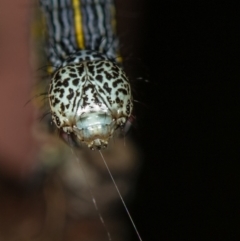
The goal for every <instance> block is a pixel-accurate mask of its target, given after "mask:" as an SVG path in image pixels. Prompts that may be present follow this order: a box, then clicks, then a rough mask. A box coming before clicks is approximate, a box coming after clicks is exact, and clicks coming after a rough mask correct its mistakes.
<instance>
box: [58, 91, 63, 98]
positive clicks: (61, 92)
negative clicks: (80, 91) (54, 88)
mask: <svg viewBox="0 0 240 241" xmlns="http://www.w3.org/2000/svg"><path fill="white" fill-rule="evenodd" d="M59 92H60V95H59V97H60V98H62V97H63V94H64V89H60V90H59Z"/></svg>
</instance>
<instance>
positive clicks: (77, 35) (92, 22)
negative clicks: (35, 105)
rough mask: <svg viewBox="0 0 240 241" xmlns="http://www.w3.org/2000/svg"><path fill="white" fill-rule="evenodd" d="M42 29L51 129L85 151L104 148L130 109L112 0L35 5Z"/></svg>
mask: <svg viewBox="0 0 240 241" xmlns="http://www.w3.org/2000/svg"><path fill="white" fill-rule="evenodd" d="M40 4H41V7H42V9H43V12H44V14H45V18H46V25H47V29H48V38H47V39H48V46H47V54H48V60H49V62H50V65H51V66H52V67H51V68H49V72H50V73H51V76H52V77H51V83H50V85H49V91H48V98H49V105H50V110H51V115H52V120H53V122H54V123H55V125H56V126H57V127H58V128H59V129H61V130H63V131H64V132H65V133H67V134H70V133H73V134H74V135H75V136H76V137H77V140H78V141H79V142H80V143H85V144H86V145H87V146H88V147H89V148H90V149H99V150H100V149H101V148H105V147H107V145H108V142H109V139H110V138H111V137H112V136H113V135H114V132H115V130H117V129H119V128H122V129H124V126H125V124H126V123H127V121H128V120H129V119H130V117H131V114H132V109H133V97H132V93H131V86H130V83H129V80H128V78H127V76H126V74H125V72H124V71H123V69H122V68H121V66H120V63H119V61H117V60H118V59H119V58H117V56H118V51H119V50H118V48H119V46H118V45H119V44H118V40H117V37H116V34H115V30H114V26H113V25H114V23H113V22H114V21H113V20H114V19H115V17H114V3H113V1H112V0H81V1H79V0H51V1H47V0H41V1H40Z"/></svg>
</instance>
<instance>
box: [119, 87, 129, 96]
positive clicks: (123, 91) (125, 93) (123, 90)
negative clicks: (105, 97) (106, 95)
mask: <svg viewBox="0 0 240 241" xmlns="http://www.w3.org/2000/svg"><path fill="white" fill-rule="evenodd" d="M118 92H122V93H123V94H124V95H127V94H128V92H127V91H126V90H125V89H123V88H120V89H118Z"/></svg>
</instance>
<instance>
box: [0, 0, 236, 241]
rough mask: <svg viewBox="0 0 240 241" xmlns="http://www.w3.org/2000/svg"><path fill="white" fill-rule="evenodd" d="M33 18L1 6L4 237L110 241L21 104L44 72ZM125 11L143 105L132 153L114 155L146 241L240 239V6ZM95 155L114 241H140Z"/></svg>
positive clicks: (133, 4) (21, 6)
mask: <svg viewBox="0 0 240 241" xmlns="http://www.w3.org/2000/svg"><path fill="white" fill-rule="evenodd" d="M33 9H34V4H32V2H30V1H29V0H19V1H17V2H15V3H14V4H13V3H12V2H10V1H1V2H0V16H1V21H0V64H1V67H2V68H1V72H0V79H1V84H2V87H1V88H0V92H1V93H0V98H1V101H0V105H1V110H3V111H2V114H1V125H0V128H1V136H0V161H1V162H0V165H1V166H0V173H1V174H0V181H1V183H0V240H35V239H37V240H71V241H72V240H101V239H102V240H107V238H106V231H105V230H104V229H103V227H102V225H101V223H100V222H99V220H98V217H97V213H96V212H95V210H94V207H92V206H91V205H92V204H91V197H90V196H89V194H87V192H88V190H87V188H86V185H85V186H84V185H83V186H81V185H82V183H83V181H82V179H81V178H82V174H80V173H81V171H80V169H76V165H73V166H71V165H72V163H74V162H73V161H69V162H67V163H70V164H66V162H64V159H65V160H66V159H68V158H69V157H68V154H66V152H67V151H69V148H68V149H67V150H66V152H65V149H64V148H65V147H64V146H65V145H64V144H63V143H62V142H61V144H60V143H58V141H57V140H55V139H53V137H52V136H51V135H47V134H46V135H45V134H44V135H40V133H42V130H43V129H44V128H45V127H42V126H40V127H39V125H38V124H35V122H36V119H37V120H38V114H37V113H36V110H35V107H34V106H33V104H32V103H31V102H30V103H29V104H28V105H26V106H24V104H25V102H27V101H28V100H29V99H30V98H31V97H30V96H31V94H30V92H31V89H32V88H33V86H34V83H35V78H36V75H37V74H36V71H35V70H36V69H37V67H36V66H34V64H32V63H31V62H30V61H29V60H32V59H33V58H34V57H32V53H31V52H30V51H32V49H31V44H30V42H31V41H30V35H31V33H30V29H31V26H32V22H31V21H32V13H33ZM117 11H118V14H117V16H118V30H119V36H120V40H121V43H122V53H123V57H125V59H126V64H125V65H126V66H125V68H126V71H128V74H129V75H130V76H132V83H133V86H134V87H133V88H134V92H135V96H136V99H137V100H138V101H139V102H140V103H139V104H136V106H135V110H136V113H135V114H136V121H135V123H134V126H133V128H132V131H131V133H130V136H129V144H128V145H126V146H127V147H129V148H123V147H122V146H121V145H122V144H121V143H122V142H121V141H120V144H119V145H118V144H116V145H115V147H116V148H115V149H116V150H113V151H112V152H111V153H109V154H108V153H106V154H105V155H106V159H108V160H112V161H111V164H110V165H111V167H112V168H113V170H114V173H115V174H116V176H117V179H118V181H119V183H120V189H121V190H122V191H123V194H124V196H125V197H126V201H127V202H128V205H129V209H130V211H131V213H132V215H133V218H134V220H135V222H136V225H137V227H138V228H139V232H140V234H141V235H142V238H143V240H151V241H155V240H156V241H158V240H170V241H174V240H181V239H182V240H239V228H238V224H239V221H240V205H239V196H240V195H239V194H240V193H239V188H240V187H239V183H240V180H239V179H240V177H239V169H240V165H239V159H238V158H237V157H238V152H239V151H238V148H237V147H238V144H239V135H238V134H239V133H238V132H237V129H236V128H235V127H236V126H237V125H236V124H237V118H236V117H239V105H238V104H239V101H238V99H237V98H236V96H237V95H238V93H239V81H238V80H239V76H240V73H239V54H240V48H239V43H240V39H239V37H240V36H239V27H238V17H237V16H238V14H237V7H236V6H234V5H233V4H232V5H231V4H230V3H229V4H228V5H226V6H225V5H221V4H220V3H217V2H216V1H208V2H207V3H204V2H201V3H196V2H192V1H187V2H186V1H185V2H181V1H153V0H152V1H144V0H141V1H136V0H131V1H120V0H119V1H117ZM31 64H32V65H33V66H34V67H33V66H31ZM138 77H142V79H139V78H138ZM23 106H24V107H23ZM233 113H235V114H236V115H235V116H233V115H232V114H233ZM37 123H39V121H38V122H37ZM36 133H38V134H36ZM236 136H237V138H235V137H236ZM46 143H51V145H50V144H49V145H48V144H46ZM61 145H62V146H61ZM49 146H50V147H51V148H49ZM59 146H61V148H59ZM60 149H61V152H60ZM39 153H41V155H39ZM42 153H43V154H42ZM120 153H126V155H125V154H124V155H123V157H120V159H118V161H117V162H116V161H114V158H116V156H119V155H120ZM58 155H59V156H58ZM69 155H70V154H69ZM91 155H93V156H91ZM94 155H96V154H94V153H92V152H91V153H87V154H86V153H85V152H84V154H82V153H79V154H77V156H78V157H79V159H80V160H86V162H85V164H86V163H89V162H90V163H93V164H91V165H92V166H94V167H95V166H97V169H94V170H95V171H92V170H93V169H92V168H89V167H88V166H84V165H85V164H82V165H83V166H84V167H85V168H84V169H88V168H89V173H90V174H89V175H90V178H89V180H90V182H91V186H93V187H94V191H95V193H96V196H97V197H98V198H97V197H96V199H99V200H100V201H99V202H100V207H101V208H102V210H103V213H102V215H103V217H104V219H105V222H106V224H108V225H107V226H108V229H109V231H110V233H111V234H112V236H113V240H137V237H136V235H135V233H134V231H133V229H132V227H131V224H130V222H129V221H128V219H127V217H126V216H125V213H124V211H119V209H120V208H121V204H120V203H119V202H117V201H116V196H115V194H113V193H114V189H112V190H111V191H110V190H109V188H110V187H109V186H108V183H107V182H105V181H104V180H105V178H106V177H105V174H106V173H105V172H104V171H103V169H102V166H98V165H99V162H100V161H99V162H98V161H95V160H97V158H98V157H96V156H94ZM111 155H112V156H111ZM52 156H54V157H55V156H57V158H55V159H54V158H53V160H52V159H51V157H52ZM60 157H61V158H60ZM65 157H66V158H65ZM72 158H73V159H74V155H73V156H72ZM56 159H57V160H58V162H57V163H56V161H55V160H56ZM62 159H63V161H62ZM43 160H45V162H44V161H43ZM59 163H60V164H59ZM61 163H63V164H61ZM114 163H117V165H116V166H115V167H114ZM121 163H125V164H124V165H121ZM114 168H115V169H114ZM73 170H76V172H73ZM119 170H120V171H119ZM99 175H100V176H99ZM80 179H81V180H80ZM99 180H100V181H99ZM124 180H125V182H124ZM77 183H79V185H77ZM104 184H106V185H104ZM98 188H99V189H98ZM103 193H108V195H107V196H108V197H106V199H104V198H103V199H101V197H102V196H103V195H100V194H103ZM110 194H111V195H112V196H111V195H110ZM87 195H88V201H85V199H84V198H85V197H87ZM89 200H90V201H89ZM86 203H87V204H86ZM90 206H91V207H92V209H91V208H90Z"/></svg>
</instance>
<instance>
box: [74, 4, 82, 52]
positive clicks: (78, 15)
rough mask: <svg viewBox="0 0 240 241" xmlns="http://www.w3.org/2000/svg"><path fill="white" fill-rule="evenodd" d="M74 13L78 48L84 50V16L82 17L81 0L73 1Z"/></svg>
mask: <svg viewBox="0 0 240 241" xmlns="http://www.w3.org/2000/svg"><path fill="white" fill-rule="evenodd" d="M72 5H73V12H74V23H75V24H74V26H75V32H76V40H77V46H78V48H80V49H84V37H83V28H82V15H81V10H80V7H81V3H80V0H72Z"/></svg>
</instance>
